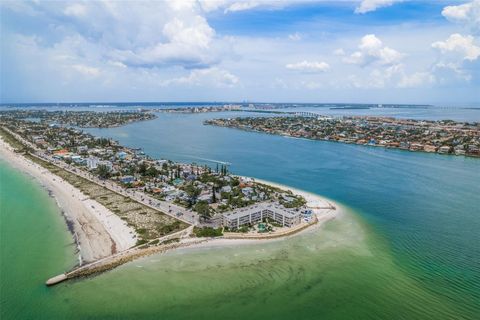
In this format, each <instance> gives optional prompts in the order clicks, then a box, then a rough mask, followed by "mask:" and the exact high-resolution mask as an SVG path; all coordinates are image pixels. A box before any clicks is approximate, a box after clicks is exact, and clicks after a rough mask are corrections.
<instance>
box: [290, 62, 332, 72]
mask: <svg viewBox="0 0 480 320" xmlns="http://www.w3.org/2000/svg"><path fill="white" fill-rule="evenodd" d="M285 67H286V68H287V69H290V70H296V71H302V72H325V71H327V70H328V69H330V66H329V64H328V63H326V62H323V61H320V62H318V61H307V60H303V61H301V62H297V63H289V64H287V65H285Z"/></svg>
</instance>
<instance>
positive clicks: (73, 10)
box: [63, 3, 87, 17]
mask: <svg viewBox="0 0 480 320" xmlns="http://www.w3.org/2000/svg"><path fill="white" fill-rule="evenodd" d="M63 13H65V15H67V16H75V17H82V16H84V15H85V14H86V13H87V7H85V6H84V5H82V4H80V3H74V4H72V5H69V6H67V7H66V8H65V10H63Z"/></svg>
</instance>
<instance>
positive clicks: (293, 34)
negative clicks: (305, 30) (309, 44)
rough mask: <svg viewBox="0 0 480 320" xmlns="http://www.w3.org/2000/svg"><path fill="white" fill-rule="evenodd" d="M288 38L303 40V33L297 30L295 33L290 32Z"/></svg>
mask: <svg viewBox="0 0 480 320" xmlns="http://www.w3.org/2000/svg"><path fill="white" fill-rule="evenodd" d="M288 39H290V40H292V41H300V40H302V35H301V34H300V33H298V32H295V33H292V34H289V35H288Z"/></svg>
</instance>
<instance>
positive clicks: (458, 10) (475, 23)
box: [442, 0, 480, 33]
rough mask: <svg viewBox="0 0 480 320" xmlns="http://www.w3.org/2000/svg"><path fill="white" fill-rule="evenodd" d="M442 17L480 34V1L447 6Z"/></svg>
mask: <svg viewBox="0 0 480 320" xmlns="http://www.w3.org/2000/svg"><path fill="white" fill-rule="evenodd" d="M442 15H443V16H444V17H445V18H447V19H448V20H449V21H451V22H454V23H459V24H463V25H465V26H467V27H469V28H470V29H471V30H472V32H474V33H479V32H480V0H474V1H472V2H468V3H464V4H461V5H458V6H447V7H445V8H443V10H442Z"/></svg>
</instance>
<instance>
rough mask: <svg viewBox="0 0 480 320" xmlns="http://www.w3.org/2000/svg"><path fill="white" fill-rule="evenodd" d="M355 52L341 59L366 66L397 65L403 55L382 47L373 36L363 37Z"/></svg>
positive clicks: (380, 42) (378, 40)
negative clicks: (374, 64)
mask: <svg viewBox="0 0 480 320" xmlns="http://www.w3.org/2000/svg"><path fill="white" fill-rule="evenodd" d="M358 49H359V50H358V51H355V52H354V53H352V54H351V55H350V56H348V57H345V58H344V59H343V61H344V62H347V63H351V64H357V65H362V66H366V65H369V64H373V63H376V64H381V65H393V64H396V63H399V62H400V60H401V59H402V58H403V56H404V55H403V54H402V53H400V52H398V51H396V50H394V49H392V48H389V47H387V46H385V45H383V43H382V41H381V40H380V39H379V38H377V37H376V36H375V35H374V34H367V35H365V36H364V37H363V38H362V39H361V41H360V45H359V46H358Z"/></svg>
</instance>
